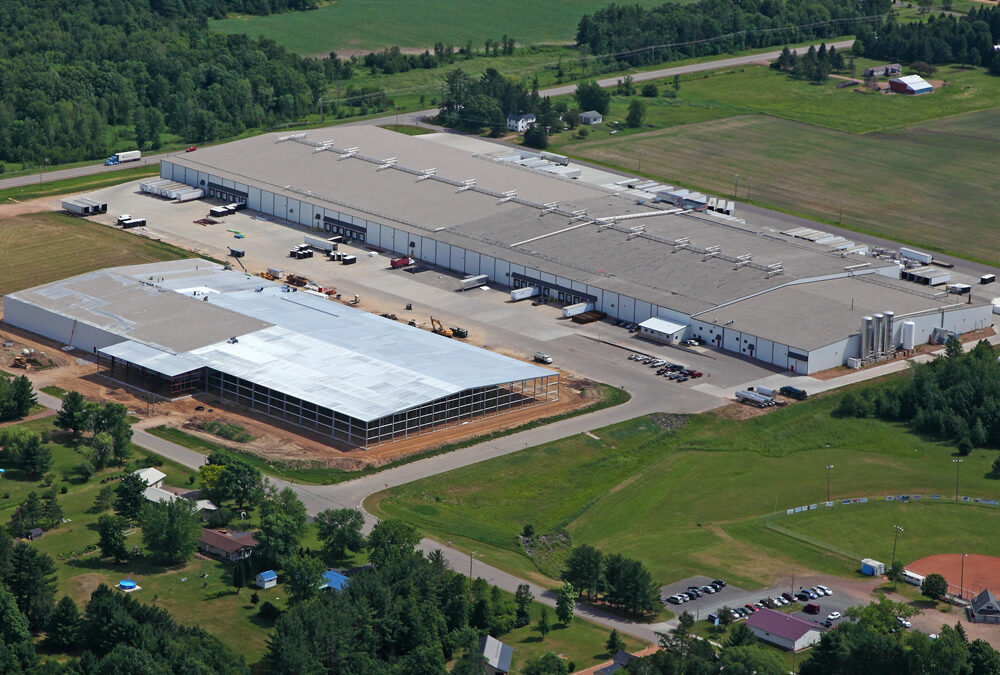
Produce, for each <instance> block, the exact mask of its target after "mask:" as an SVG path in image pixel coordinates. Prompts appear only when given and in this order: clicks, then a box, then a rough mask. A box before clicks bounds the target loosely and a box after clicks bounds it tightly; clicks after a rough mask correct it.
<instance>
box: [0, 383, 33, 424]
mask: <svg viewBox="0 0 1000 675" xmlns="http://www.w3.org/2000/svg"><path fill="white" fill-rule="evenodd" d="M37 402H38V397H37V396H36V395H35V391H34V388H33V387H32V386H31V380H29V379H28V378H27V376H25V375H21V376H20V377H8V376H7V375H2V374H0V422H10V421H11V420H19V419H21V418H22V417H26V416H27V415H28V413H29V412H31V408H32V406H34V405H35V403H37Z"/></svg>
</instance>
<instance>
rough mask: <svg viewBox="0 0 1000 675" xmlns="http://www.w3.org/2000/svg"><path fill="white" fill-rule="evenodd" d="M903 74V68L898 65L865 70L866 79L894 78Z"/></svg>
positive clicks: (893, 64) (890, 64)
mask: <svg viewBox="0 0 1000 675" xmlns="http://www.w3.org/2000/svg"><path fill="white" fill-rule="evenodd" d="M902 72H903V66H901V65H899V64H898V63H887V64H885V65H884V66H874V67H872V68H865V77H893V76H895V75H901V74H902Z"/></svg>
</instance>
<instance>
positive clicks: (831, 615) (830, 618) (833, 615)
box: [826, 612, 840, 621]
mask: <svg viewBox="0 0 1000 675" xmlns="http://www.w3.org/2000/svg"><path fill="white" fill-rule="evenodd" d="M839 618H840V612H830V613H829V614H827V615H826V620H827V621H836V620H837V619H839Z"/></svg>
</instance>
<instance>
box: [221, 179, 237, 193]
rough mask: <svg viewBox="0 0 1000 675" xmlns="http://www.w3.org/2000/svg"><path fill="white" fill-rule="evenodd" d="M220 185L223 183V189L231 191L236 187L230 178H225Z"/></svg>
mask: <svg viewBox="0 0 1000 675" xmlns="http://www.w3.org/2000/svg"><path fill="white" fill-rule="evenodd" d="M219 183H221V185H222V187H225V188H229V189H230V190H232V189H233V188H235V187H236V183H234V182H233V181H232V180H230V179H229V178H223V179H222V180H221V181H219Z"/></svg>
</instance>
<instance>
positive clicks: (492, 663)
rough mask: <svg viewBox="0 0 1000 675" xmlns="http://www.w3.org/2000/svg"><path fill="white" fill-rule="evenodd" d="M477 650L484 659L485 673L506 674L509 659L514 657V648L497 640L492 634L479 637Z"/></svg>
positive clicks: (488, 674) (508, 668) (508, 667)
mask: <svg viewBox="0 0 1000 675" xmlns="http://www.w3.org/2000/svg"><path fill="white" fill-rule="evenodd" d="M479 652H480V653H481V654H482V655H483V658H484V659H486V675H507V673H509V672H510V661H511V659H512V658H514V648H513V647H511V646H510V645H505V644H504V643H502V642H500V640H497V639H496V638H495V637H493V636H492V635H486V636H483V637H481V638H479Z"/></svg>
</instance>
